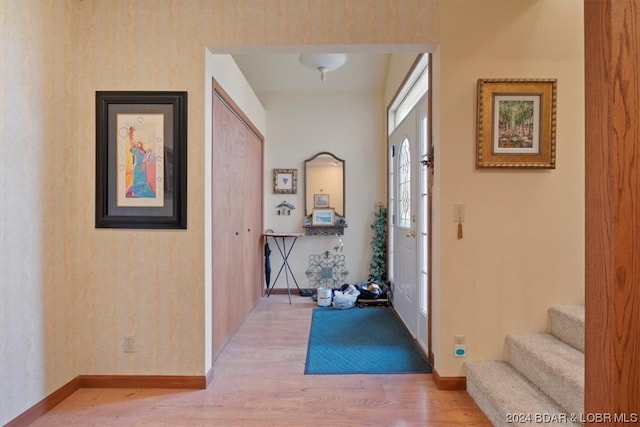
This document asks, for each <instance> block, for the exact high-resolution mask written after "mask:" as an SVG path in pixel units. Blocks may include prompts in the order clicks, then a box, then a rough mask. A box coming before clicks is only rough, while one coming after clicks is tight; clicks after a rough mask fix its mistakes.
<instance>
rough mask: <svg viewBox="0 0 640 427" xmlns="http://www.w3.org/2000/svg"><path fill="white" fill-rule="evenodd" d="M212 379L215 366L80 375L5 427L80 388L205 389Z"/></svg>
mask: <svg viewBox="0 0 640 427" xmlns="http://www.w3.org/2000/svg"><path fill="white" fill-rule="evenodd" d="M212 380H213V369H211V370H209V372H207V375H205V376H181V375H79V376H77V377H76V378H74V379H72V380H71V381H69V382H68V383H66V384H65V385H63V386H62V387H60V388H59V389H57V390H56V391H54V392H53V393H51V394H50V395H48V396H47V397H45V398H44V399H42V400H41V401H40V402H38V403H36V404H35V405H33V406H32V407H31V408H29V409H27V410H26V411H24V412H23V413H22V414H20V415H18V416H17V417H15V418H14V419H13V420H11V421H9V422H8V423H7V424H5V425H4V427H21V426H28V425H29V424H32V423H33V422H35V421H36V420H37V419H38V418H40V417H41V416H43V415H44V414H46V413H47V412H49V411H50V410H51V409H53V408H54V407H55V406H56V405H58V404H59V403H60V402H62V401H63V400H65V399H66V398H67V397H69V396H71V395H72V394H73V393H74V392H76V391H77V390H79V389H81V388H171V389H189V390H194V389H195V390H199V389H206V388H207V385H209V383H210V382H211V381H212Z"/></svg>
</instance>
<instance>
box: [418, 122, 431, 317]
mask: <svg viewBox="0 0 640 427" xmlns="http://www.w3.org/2000/svg"><path fill="white" fill-rule="evenodd" d="M418 139H419V150H420V151H419V153H420V159H421V160H424V161H426V160H427V158H428V153H429V148H428V144H427V117H426V115H424V116H422V117H420V129H419V135H418ZM419 171H420V172H419V175H420V178H419V185H420V200H419V201H418V203H419V204H420V207H419V211H420V213H421V214H420V215H419V216H418V217H419V218H420V220H419V224H418V230H419V241H418V259H419V260H420V263H419V266H420V273H419V276H418V286H419V289H418V293H419V299H418V300H419V302H418V305H419V309H420V312H421V313H422V314H423V315H426V313H427V307H428V305H427V303H428V301H427V297H428V293H427V283H428V274H429V272H428V262H427V260H428V259H429V244H428V243H429V236H428V233H429V224H428V215H429V181H428V174H429V168H428V167H427V166H426V164H425V162H422V163H421V165H420V166H419Z"/></svg>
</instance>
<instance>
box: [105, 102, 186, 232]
mask: <svg viewBox="0 0 640 427" xmlns="http://www.w3.org/2000/svg"><path fill="white" fill-rule="evenodd" d="M186 197H187V93H186V92H96V227H97V228H186V227H187V222H186V220H187V216H186V215H187V199H186Z"/></svg>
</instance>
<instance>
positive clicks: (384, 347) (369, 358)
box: [304, 307, 431, 375]
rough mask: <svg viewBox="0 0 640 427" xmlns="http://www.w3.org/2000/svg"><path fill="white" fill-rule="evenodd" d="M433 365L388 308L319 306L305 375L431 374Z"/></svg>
mask: <svg viewBox="0 0 640 427" xmlns="http://www.w3.org/2000/svg"><path fill="white" fill-rule="evenodd" d="M430 372H431V366H430V365H429V363H428V362H427V361H426V360H425V358H424V357H423V355H422V353H421V352H420V351H419V350H418V349H417V348H416V344H415V343H414V340H413V338H412V337H411V335H410V334H409V332H408V331H407V329H406V328H405V326H404V324H403V323H402V321H400V319H398V317H397V316H396V314H395V313H394V312H393V311H392V310H391V309H390V308H388V307H363V308H359V307H354V308H350V309H346V310H338V309H334V308H332V307H316V308H314V309H313V317H312V318H311V333H310V334H309V345H308V347H307V361H306V364H305V368H304V373H305V374H306V375H335V374H410V373H430Z"/></svg>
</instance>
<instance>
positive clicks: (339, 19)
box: [0, 0, 584, 423]
mask: <svg viewBox="0 0 640 427" xmlns="http://www.w3.org/2000/svg"><path fill="white" fill-rule="evenodd" d="M249 3H250V5H251V6H250V7H247V5H248V4H249ZM433 3H436V4H437V5H438V7H436V8H435V9H433V10H436V11H437V10H438V9H439V12H438V13H440V20H439V21H438V19H435V18H434V17H435V16H436V15H435V13H434V12H433V10H432V4H433ZM576 11H578V12H579V11H581V1H579V0H569V1H559V0H544V1H540V0H537V1H533V0H531V1H519V2H512V1H509V0H500V1H498V0H494V1H488V0H487V1H483V2H476V1H473V0H459V1H457V0H447V1H441V2H426V1H424V0H404V1H402V0H373V1H372V0H360V1H351V2H344V1H343V0H325V1H322V2H319V1H313V0H285V1H275V0H272V1H269V0H253V1H251V2H247V1H223V0H188V1H184V0H165V1H160V0H137V1H125V0H94V1H76V0H57V1H54V0H50V1H47V0H29V1H20V0H8V1H2V2H0V12H1V13H0V19H1V21H0V24H1V25H0V27H1V29H0V31H1V33H0V34H1V37H2V43H1V49H2V55H1V56H2V61H1V63H2V65H1V67H2V68H1V71H2V72H1V89H2V97H1V98H2V100H1V108H2V110H1V111H2V116H1V119H2V125H1V126H2V130H1V144H2V146H1V150H2V152H1V153H2V156H1V163H0V165H1V166H2V169H1V172H0V173H1V175H0V176H1V179H2V186H1V191H2V193H1V199H0V201H1V206H0V214H1V215H0V216H1V218H2V225H1V227H2V228H1V231H2V236H1V239H0V244H1V246H0V249H1V250H2V256H1V260H0V262H1V265H0V266H1V271H2V278H1V280H2V283H1V285H2V286H1V292H2V298H0V300H1V304H2V312H1V313H0V320H1V327H2V337H1V341H0V344H1V351H2V358H1V359H2V367H1V369H2V372H1V375H2V377H1V378H0V380H1V381H0V405H1V407H0V414H1V419H0V423H5V422H7V421H9V420H10V419H12V418H13V417H15V416H16V415H18V414H20V413H21V412H23V411H24V410H26V409H27V408H29V407H30V406H32V405H33V404H35V403H36V402H38V401H39V400H40V399H42V398H44V397H45V396H46V395H47V394H49V393H50V392H52V391H53V390H55V389H57V388H58V387H60V386H61V385H63V384H64V383H66V382H67V381H69V380H71V379H72V378H73V377H75V376H76V375H78V374H102V373H104V374H177V375H203V374H204V373H205V371H206V368H207V367H208V366H209V365H210V348H209V347H210V343H209V342H208V341H207V340H208V336H207V334H208V328H209V325H208V324H207V322H208V321H209V319H210V316H211V313H210V310H208V309H207V307H208V306H210V304H209V302H208V301H207V295H209V294H208V292H209V291H210V289H209V288H208V284H207V274H210V272H209V273H207V268H208V267H207V263H208V260H207V256H206V254H207V253H206V239H205V237H204V236H205V232H206V230H207V226H206V221H205V217H206V213H207V206H208V203H210V202H208V201H207V196H205V194H206V192H207V184H206V174H207V152H208V151H207V148H206V145H207V141H208V139H207V132H208V130H207V123H208V122H207V120H208V119H207V118H206V117H207V115H206V111H207V97H208V86H207V84H208V83H207V81H208V80H209V77H210V75H209V74H210V73H211V72H212V71H211V70H212V69H210V68H209V66H208V65H207V64H206V60H205V58H206V55H207V54H206V48H207V47H211V48H216V47H217V48H220V46H254V47H255V46H256V45H264V46H285V45H294V44H295V45H300V44H322V45H336V44H349V45H356V44H364V45H366V44H416V45H422V46H426V45H436V42H438V39H439V38H440V41H441V44H440V47H439V48H438V49H437V51H436V54H435V58H434V59H435V63H436V64H437V65H436V70H435V78H434V83H435V85H434V86H436V87H437V86H440V87H439V88H437V89H436V90H434V104H435V105H436V110H437V112H435V122H434V130H435V131H436V134H435V137H436V144H437V145H438V147H439V149H438V150H437V151H436V155H437V156H438V162H439V167H438V168H437V178H438V180H439V182H440V184H438V185H437V188H436V193H435V197H436V202H435V203H436V217H435V219H434V223H435V224H436V226H437V227H441V228H440V230H437V231H436V233H435V245H436V247H437V249H438V250H439V251H440V255H439V256H438V257H436V258H435V260H434V261H435V263H436V265H435V268H434V272H435V276H436V277H435V280H434V303H435V310H434V324H435V326H434V350H435V353H436V368H437V370H438V372H439V373H440V374H441V375H444V376H450V375H460V373H461V370H460V361H459V360H457V359H454V358H453V357H452V356H450V354H451V351H452V345H451V339H452V335H453V334H466V335H467V336H468V346H469V357H470V358H491V357H496V356H500V349H501V348H502V340H503V338H504V337H503V336H504V333H506V332H508V331H514V330H515V331H520V330H532V329H539V328H541V327H544V326H545V323H544V310H546V307H547V306H548V305H550V304H552V303H556V302H557V303H565V302H580V301H581V299H582V295H583V293H582V282H583V248H584V239H583V232H582V230H583V224H582V222H583V217H584V215H583V196H582V194H583V175H584V173H583V167H582V160H583V150H582V140H583V134H582V132H583V131H582V129H583V120H582V117H583V114H582V112H583V106H582V99H583V92H582V61H583V59H582V43H581V39H582V23H581V22H582V21H581V20H582V18H581V13H576ZM312 17H322V19H318V20H314V21H311V19H312ZM436 25H439V27H440V29H438V27H437V26H436ZM217 48H216V49H213V50H212V51H215V52H220V50H217ZM478 77H556V78H558V79H559V85H558V87H559V92H558V94H559V103H558V109H559V111H558V119H559V121H558V168H557V169H556V170H555V171H539V172H527V171H511V172H496V171H493V172H485V171H476V170H475V169H474V167H473V152H474V151H473V150H474V147H473V140H474V122H475V117H474V102H475V80H476V79H477V78H478ZM239 84H240V85H241V83H239ZM97 90H163V91H164V90H186V91H188V92H189V104H188V107H189V111H188V114H189V124H188V163H189V166H188V183H189V188H188V209H189V213H188V226H189V228H188V229H187V230H183V231H159V230H156V231H143V230H129V231H126V230H105V229H101V230H96V229H95V228H94V194H95V193H94V175H95V169H94V158H95V148H94V147H95V118H94V117H95V107H94V97H95V91H97ZM385 93H387V92H385ZM256 111H258V112H257V114H256V117H252V119H254V118H256V120H258V121H259V120H260V117H259V116H260V112H259V108H257V110H256ZM381 120H382V119H381ZM266 121H267V122H268V116H267V120H266ZM265 127H266V129H267V131H269V129H268V125H265ZM376 132H377V131H376ZM268 136H269V134H268V132H267V137H268ZM376 156H378V157H377V158H380V157H379V156H380V154H377V155H376ZM300 158H304V156H300ZM354 166H355V165H354ZM270 167H271V164H265V173H267V172H268V170H269V169H270ZM348 168H352V166H351V165H350V164H348ZM349 170H351V171H353V169H349ZM365 173H368V172H365ZM376 176H377V175H376ZM379 180H380V182H384V179H383V178H379ZM353 191H354V190H353V189H349V188H348V189H347V194H350V193H351V192H353ZM379 191H384V190H383V189H379ZM269 196H271V195H270V194H269V192H268V190H267V189H265V211H268V210H269V209H270V206H271V205H272V200H271V198H270V197H269ZM376 199H377V198H376ZM372 200H373V198H372ZM349 203H350V202H349V201H347V209H348V212H350V209H351V208H350V205H349ZM455 203H464V204H465V205H466V206H467V222H466V223H465V239H463V240H462V241H457V240H456V239H455V237H454V236H455V232H454V227H453V221H450V220H449V219H450V217H452V213H451V211H452V205H453V204H455ZM363 238H364V236H363ZM354 244H361V245H363V247H365V246H367V244H368V243H367V242H359V243H358V242H354ZM523 314H524V316H523ZM130 333H134V334H136V335H137V337H138V349H137V352H136V353H134V354H124V353H122V338H123V336H124V335H126V334H130ZM186 348H188V349H190V351H185V349H186Z"/></svg>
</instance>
